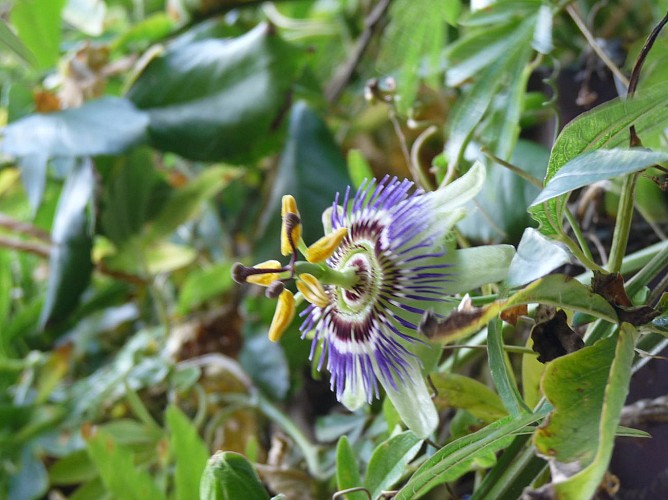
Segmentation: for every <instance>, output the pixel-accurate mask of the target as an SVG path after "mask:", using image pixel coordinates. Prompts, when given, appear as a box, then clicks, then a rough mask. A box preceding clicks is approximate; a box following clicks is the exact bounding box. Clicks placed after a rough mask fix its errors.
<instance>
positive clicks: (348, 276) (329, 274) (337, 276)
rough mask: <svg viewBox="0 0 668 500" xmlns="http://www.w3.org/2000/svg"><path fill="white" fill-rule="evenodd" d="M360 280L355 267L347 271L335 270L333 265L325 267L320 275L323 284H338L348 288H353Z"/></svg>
mask: <svg viewBox="0 0 668 500" xmlns="http://www.w3.org/2000/svg"><path fill="white" fill-rule="evenodd" d="M358 281H359V278H358V277H357V271H356V270H355V269H354V268H349V269H346V270H345V271H335V270H334V269H332V268H331V267H325V269H324V271H323V273H322V276H321V277H320V282H321V283H322V284H323V285H336V286H340V287H341V288H345V289H346V290H350V289H351V288H353V287H354V286H355V285H357V282H358Z"/></svg>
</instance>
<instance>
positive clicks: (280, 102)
mask: <svg viewBox="0 0 668 500" xmlns="http://www.w3.org/2000/svg"><path fill="white" fill-rule="evenodd" d="M302 55H303V52H302V51H301V50H298V49H296V48H295V47H293V46H291V45H289V44H287V43H286V42H284V41H283V40H281V39H280V38H279V37H278V36H277V34H276V32H275V30H274V29H273V28H272V27H270V26H269V25H266V24H262V25H259V26H257V27H256V28H255V29H253V30H252V31H249V32H248V33H246V34H245V35H243V36H241V37H239V38H235V39H231V40H220V39H212V38H210V39H204V40H196V41H193V42H192V43H188V44H178V45H176V46H175V47H173V48H170V49H167V51H166V52H165V53H164V55H162V56H160V57H158V58H156V59H154V60H152V61H151V63H150V64H149V65H148V66H147V67H146V69H145V70H144V72H143V73H142V74H141V75H140V76H139V78H138V79H137V81H136V82H135V84H134V85H133V86H132V88H131V89H130V91H129V92H128V97H129V98H130V99H131V100H132V101H133V102H134V103H135V104H136V105H137V106H138V107H139V108H141V109H143V110H146V112H147V113H148V114H149V116H150V121H151V123H150V136H151V142H152V144H153V145H154V146H155V147H157V148H158V149H162V150H167V151H173V152H175V153H178V154H180V155H182V156H184V157H186V158H190V159H194V160H204V161H218V160H222V161H227V162H232V163H247V162H252V161H254V160H257V159H258V158H260V157H262V156H265V155H266V154H267V153H269V152H271V151H273V150H275V149H276V148H277V147H278V145H279V144H280V142H279V140H280V134H279V132H280V130H279V129H280V127H279V126H280V124H281V122H282V118H283V115H284V113H285V111H286V109H287V107H288V105H289V103H290V92H291V86H292V84H293V82H294V81H295V79H296V77H297V74H298V71H299V69H300V67H301V59H302V57H301V56H302Z"/></svg>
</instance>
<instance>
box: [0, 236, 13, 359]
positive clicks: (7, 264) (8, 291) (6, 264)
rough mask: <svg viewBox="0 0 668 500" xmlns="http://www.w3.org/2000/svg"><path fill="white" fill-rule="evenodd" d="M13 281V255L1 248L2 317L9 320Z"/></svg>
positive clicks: (0, 293) (1, 345)
mask: <svg viewBox="0 0 668 500" xmlns="http://www.w3.org/2000/svg"><path fill="white" fill-rule="evenodd" d="M13 282H14V279H13V278H12V268H11V255H10V253H9V250H5V249H4V248H3V249H0V318H5V320H6V321H9V320H10V318H11V316H10V310H11V306H12V287H13ZM3 340H4V339H3ZM3 354H4V346H3V342H2V341H0V357H2V355H3Z"/></svg>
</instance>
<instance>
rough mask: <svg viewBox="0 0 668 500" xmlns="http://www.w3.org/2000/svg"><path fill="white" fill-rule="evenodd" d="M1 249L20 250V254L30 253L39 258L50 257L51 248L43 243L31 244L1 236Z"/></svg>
mask: <svg viewBox="0 0 668 500" xmlns="http://www.w3.org/2000/svg"><path fill="white" fill-rule="evenodd" d="M0 247H1V248H9V249H11V250H18V251H20V252H28V253H31V254H34V255H37V256H39V257H44V258H48V257H49V247H48V246H46V245H43V244H41V243H31V242H29V241H22V240H15V239H12V238H6V237H4V236H0Z"/></svg>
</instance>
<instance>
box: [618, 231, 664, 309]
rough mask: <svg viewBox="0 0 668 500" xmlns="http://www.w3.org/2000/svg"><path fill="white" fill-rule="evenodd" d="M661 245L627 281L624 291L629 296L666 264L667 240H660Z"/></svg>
mask: <svg viewBox="0 0 668 500" xmlns="http://www.w3.org/2000/svg"><path fill="white" fill-rule="evenodd" d="M661 245H662V246H663V248H662V249H661V250H660V251H659V252H658V253H657V254H656V255H655V256H654V257H653V258H652V259H651V260H650V261H649V262H648V263H647V265H645V267H643V268H642V269H641V270H640V271H639V272H638V274H636V275H635V276H634V277H633V278H631V279H630V280H629V282H628V283H627V285H626V291H627V293H628V294H629V296H631V297H632V296H633V295H635V294H636V293H638V292H639V291H640V290H641V289H642V287H644V286H646V285H647V284H648V283H649V282H650V281H651V280H653V279H654V278H655V277H656V276H658V275H659V273H661V272H663V270H664V269H665V268H666V266H668V242H666V241H662V242H661Z"/></svg>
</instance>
